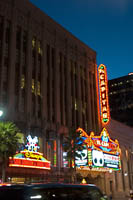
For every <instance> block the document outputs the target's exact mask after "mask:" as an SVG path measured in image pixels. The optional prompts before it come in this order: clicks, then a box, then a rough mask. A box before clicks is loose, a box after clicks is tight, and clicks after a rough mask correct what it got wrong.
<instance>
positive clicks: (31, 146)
mask: <svg viewBox="0 0 133 200" xmlns="http://www.w3.org/2000/svg"><path fill="white" fill-rule="evenodd" d="M25 147H26V148H27V150H28V151H32V152H33V151H34V152H37V150H38V149H39V148H40V147H39V146H38V137H36V136H35V137H34V138H32V137H31V135H28V136H27V144H26V145H25Z"/></svg>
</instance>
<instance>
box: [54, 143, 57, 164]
mask: <svg viewBox="0 0 133 200" xmlns="http://www.w3.org/2000/svg"><path fill="white" fill-rule="evenodd" d="M56 150H57V147H56V140H54V167H56V160H57V159H56Z"/></svg>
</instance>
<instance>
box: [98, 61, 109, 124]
mask: <svg viewBox="0 0 133 200" xmlns="http://www.w3.org/2000/svg"><path fill="white" fill-rule="evenodd" d="M98 75H99V90H100V108H101V121H102V124H103V125H105V124H107V123H108V122H109V120H110V109H109V100H108V81H107V70H106V66H105V65H103V64H101V65H100V66H99V67H98Z"/></svg>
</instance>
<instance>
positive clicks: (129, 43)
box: [30, 0, 133, 79]
mask: <svg viewBox="0 0 133 200" xmlns="http://www.w3.org/2000/svg"><path fill="white" fill-rule="evenodd" d="M30 1H31V2H32V3H33V4H34V5H36V6H37V7H39V8H40V9H41V10H43V11H44V12H45V13H46V14H47V15H49V16H50V17H51V18H53V19H54V20H55V21H56V22H58V23H59V24H61V25H62V26H63V27H64V28H65V29H67V30H68V31H69V32H71V33H72V34H73V35H75V36H76V37H77V38H79V39H80V40H81V41H83V42H84V43H85V44H87V45H88V46H89V47H91V48H92V49H94V50H95V51H96V52H97V65H99V64H101V63H102V64H105V65H106V67H107V72H108V79H113V78H117V77H120V76H125V75H127V74H128V73H129V72H133V0H30Z"/></svg>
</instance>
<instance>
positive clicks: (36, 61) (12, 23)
mask: <svg viewBox="0 0 133 200" xmlns="http://www.w3.org/2000/svg"><path fill="white" fill-rule="evenodd" d="M101 67H103V68H104V65H101ZM103 68H101V69H100V71H98V70H97V64H96V52H95V51H94V50H93V49H91V48H90V47H88V46H87V45H86V44H84V43H83V42H81V41H80V40H79V39H77V38H76V37H75V36H73V35H72V34H71V33H70V32H68V31H67V30H65V29H64V28H63V27H62V26H60V25H59V24H57V23H56V22H55V21H54V20H52V19H51V18H50V17H49V16H47V15H46V14H45V13H43V12H42V11H41V10H40V9H38V8H37V7H35V6H34V5H33V4H31V3H30V1H29V0H23V1H18V0H4V1H3V0H0V109H2V110H3V112H4V114H3V116H2V117H1V120H8V121H13V122H14V123H15V124H16V125H17V126H18V127H19V129H20V130H21V133H19V134H20V136H21V141H20V143H21V145H20V149H19V150H18V152H16V155H14V158H13V160H12V159H9V167H8V169H7V176H8V177H7V179H9V180H11V181H14V182H15V181H20V182H21V181H25V180H29V181H30V180H31V179H34V180H44V179H45V180H50V178H51V177H52V176H53V174H54V177H56V179H58V180H59V179H60V181H61V180H63V179H65V178H66V177H65V175H66V174H67V173H68V176H67V177H69V175H70V176H71V174H70V173H69V170H68V169H67V168H66V167H65V166H64V157H63V145H62V144H63V141H64V137H65V136H66V135H67V134H68V132H69V130H70V128H71V127H73V128H75V130H76V129H77V128H78V127H81V128H82V130H84V132H85V133H87V135H88V137H90V134H91V132H93V133H94V135H93V136H94V138H96V137H97V136H99V137H100V135H101V134H102V130H103V128H106V126H108V125H109V121H110V116H109V112H108V108H109V105H108V101H106V100H105V97H107V92H108V91H107V88H106V87H107V86H106V82H107V78H106V76H105V75H106V74H104V73H103V70H104V69H103ZM97 72H98V73H99V77H100V78H101V80H100V81H101V82H99V85H100V83H101V93H98V80H97V77H98V76H97ZM102 79H103V80H104V81H103V80H102ZM99 94H100V103H101V105H102V108H101V109H99ZM100 110H101V111H102V113H101V114H100ZM100 115H101V117H100ZM106 130H107V133H108V134H107V135H108V136H109V138H110V139H109V141H111V142H112V143H113V142H114V143H113V144H112V143H110V147H111V148H113V150H112V152H113V154H111V155H112V157H111V156H109V155H108V154H107V155H106V161H107V160H108V159H109V160H110V161H109V163H108V161H107V162H106V163H105V165H106V166H104V167H105V169H106V168H108V167H107V164H108V165H110V168H111V170H110V169H108V170H104V167H103V168H102V167H99V166H98V167H94V163H92V166H89V167H88V169H89V170H88V171H87V170H86V169H84V168H82V167H80V168H82V172H81V170H80V172H79V171H78V170H79V169H77V174H78V175H79V176H80V177H82V178H85V179H86V181H87V178H88V183H95V184H97V185H99V187H101V189H102V190H104V191H105V192H106V193H107V194H113V195H114V181H116V183H117V181H118V179H117V178H116V176H115V174H117V176H121V171H122V170H121V169H123V166H122V164H121V165H120V162H119V161H120V158H121V154H120V151H118V152H119V153H118V154H117V155H115V153H117V151H114V150H115V148H116V146H117V144H116V141H115V139H116V140H117V133H115V134H116V135H114V136H113V138H112V136H111V133H110V131H109V130H108V128H107V129H106ZM105 132H106V131H105ZM91 136H92V135H91ZM101 137H102V135H101ZM122 137H123V136H122ZM104 139H105V138H104ZM106 139H107V138H106ZM92 141H93V140H92ZM92 141H91V142H92ZM97 141H98V144H105V145H108V143H106V142H107V141H104V142H103V143H100V142H101V140H97ZM95 142H96V141H95ZM118 143H119V139H118ZM87 144H88V143H87ZM122 145H123V144H122ZM99 146H100V145H99ZM101 147H102V148H105V147H104V145H103V146H102V145H101ZM119 148H120V149H121V145H120V146H119ZM88 149H89V148H88ZM106 150H108V148H107V149H106ZM95 151H99V152H100V154H102V156H103V154H104V153H105V152H106V151H105V152H104V153H103V151H101V150H98V149H97V147H96V149H95ZM95 151H92V149H91V148H90V151H88V152H90V154H89V153H88V156H89V155H91V156H92V155H96V152H95ZM114 152H115V153H114ZM106 153H107V152H106ZM116 156H117V157H116ZM89 158H90V159H89V163H88V165H91V157H89ZM122 158H123V157H122ZM111 159H113V160H114V162H115V164H114V163H113V164H112V161H111ZM124 159H125V157H124ZM93 160H94V162H95V164H96V159H93ZM102 161H103V157H102ZM102 161H99V162H102ZM110 162H111V163H110ZM113 165H114V166H113ZM33 166H34V167H33ZM93 168H95V169H96V168H97V170H90V169H93ZM99 168H100V169H101V170H99ZM112 168H113V169H112ZM114 168H115V171H113V170H114ZM116 169H117V170H116ZM111 172H113V173H111ZM112 174H113V175H112ZM126 178H127V177H126ZM122 180H124V179H122ZM126 181H128V180H126ZM130 181H131V180H130ZM126 183H127V182H125V188H126V187H127V184H126ZM120 184H121V183H120ZM123 188H124V187H123ZM128 189H129V188H128ZM128 189H125V190H124V189H122V188H120V192H121V193H122V194H124V195H126V194H127V193H128ZM118 190H119V185H118Z"/></svg>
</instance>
